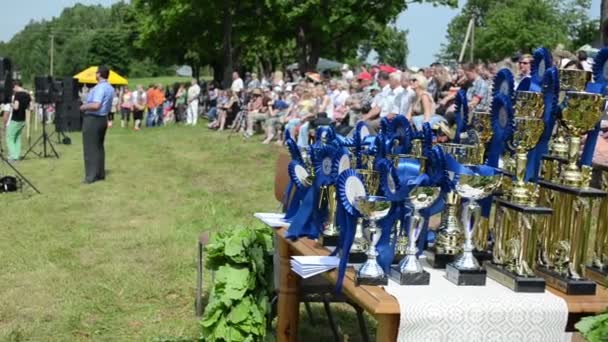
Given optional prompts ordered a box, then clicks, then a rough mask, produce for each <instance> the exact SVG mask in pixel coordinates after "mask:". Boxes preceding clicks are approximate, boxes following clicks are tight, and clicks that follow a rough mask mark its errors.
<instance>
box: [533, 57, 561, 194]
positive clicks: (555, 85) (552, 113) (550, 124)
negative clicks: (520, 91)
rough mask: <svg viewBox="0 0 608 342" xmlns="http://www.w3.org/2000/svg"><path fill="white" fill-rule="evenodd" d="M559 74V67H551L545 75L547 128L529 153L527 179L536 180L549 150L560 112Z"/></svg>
mask: <svg viewBox="0 0 608 342" xmlns="http://www.w3.org/2000/svg"><path fill="white" fill-rule="evenodd" d="M558 98H559V75H558V71H557V68H555V67H550V68H548V69H547V71H545V76H544V77H543V99H544V104H545V106H544V112H543V121H544V123H545V130H544V131H543V134H542V135H541V137H540V139H539V141H538V144H537V145H536V146H535V147H534V148H533V149H532V150H530V152H529V153H528V166H527V168H526V177H525V180H526V181H531V182H536V181H537V180H538V176H539V173H540V167H541V164H542V160H543V156H544V155H545V154H547V152H548V151H549V141H550V140H551V135H552V134H553V129H554V126H555V122H556V121H557V116H558V113H559V111H558V110H559V107H558Z"/></svg>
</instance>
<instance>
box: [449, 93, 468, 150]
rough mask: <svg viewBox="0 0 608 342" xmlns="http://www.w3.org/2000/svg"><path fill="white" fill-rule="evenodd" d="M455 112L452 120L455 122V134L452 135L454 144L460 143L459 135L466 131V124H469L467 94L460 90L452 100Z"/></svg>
mask: <svg viewBox="0 0 608 342" xmlns="http://www.w3.org/2000/svg"><path fill="white" fill-rule="evenodd" d="M454 105H455V107H456V111H455V112H454V118H455V120H456V132H455V134H454V140H453V141H454V143H456V144H458V143H460V133H462V132H464V131H466V129H467V123H468V122H469V103H468V101H467V92H466V90H464V89H461V90H459V91H458V93H457V94H456V98H455V99H454Z"/></svg>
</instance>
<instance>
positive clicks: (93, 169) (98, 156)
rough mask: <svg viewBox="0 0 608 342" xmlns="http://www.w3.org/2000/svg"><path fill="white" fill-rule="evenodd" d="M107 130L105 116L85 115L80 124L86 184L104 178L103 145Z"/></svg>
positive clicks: (104, 153) (104, 157) (104, 155)
mask: <svg viewBox="0 0 608 342" xmlns="http://www.w3.org/2000/svg"><path fill="white" fill-rule="evenodd" d="M107 129H108V117H107V116H105V115H104V116H97V115H90V114H85V116H84V119H83V122H82V145H83V150H84V173H85V178H84V180H85V181H86V182H94V181H97V180H102V179H105V177H106V169H105V166H106V165H105V164H106V161H105V159H106V152H105V149H104V147H103V143H104V140H105V137H106V130H107Z"/></svg>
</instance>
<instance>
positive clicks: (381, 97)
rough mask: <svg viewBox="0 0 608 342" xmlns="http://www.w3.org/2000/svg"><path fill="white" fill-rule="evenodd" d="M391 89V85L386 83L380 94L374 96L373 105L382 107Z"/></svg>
mask: <svg viewBox="0 0 608 342" xmlns="http://www.w3.org/2000/svg"><path fill="white" fill-rule="evenodd" d="M390 90H391V87H390V86H389V85H388V84H387V85H385V86H384V88H382V91H380V92H379V93H378V94H376V96H374V100H373V101H372V107H382V102H383V101H384V98H385V97H386V95H387V94H388V92H389V91H390Z"/></svg>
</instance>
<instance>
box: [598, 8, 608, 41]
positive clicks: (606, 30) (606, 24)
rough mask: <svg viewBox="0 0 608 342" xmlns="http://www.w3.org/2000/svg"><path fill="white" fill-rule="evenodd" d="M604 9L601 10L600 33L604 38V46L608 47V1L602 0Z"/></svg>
mask: <svg viewBox="0 0 608 342" xmlns="http://www.w3.org/2000/svg"><path fill="white" fill-rule="evenodd" d="M601 6H602V8H601V9H600V25H601V26H600V31H601V32H600V33H601V36H602V45H603V46H606V45H608V0H602V3H601Z"/></svg>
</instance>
